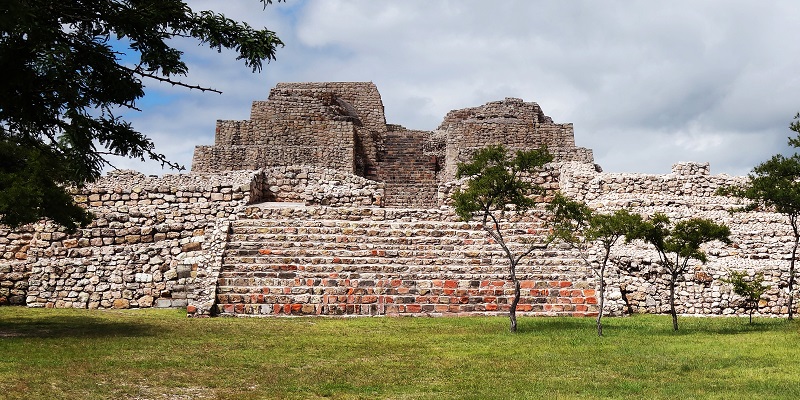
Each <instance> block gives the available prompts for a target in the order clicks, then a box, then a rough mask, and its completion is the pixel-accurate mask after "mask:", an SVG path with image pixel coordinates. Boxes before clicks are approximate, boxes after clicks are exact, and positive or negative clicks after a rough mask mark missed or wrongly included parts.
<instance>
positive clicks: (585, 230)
mask: <svg viewBox="0 0 800 400" xmlns="http://www.w3.org/2000/svg"><path fill="white" fill-rule="evenodd" d="M547 209H548V210H549V211H550V213H551V214H552V218H553V219H552V222H551V224H552V231H551V233H550V240H559V241H561V242H564V243H566V244H568V245H569V246H570V247H572V248H574V249H576V250H577V251H578V254H579V256H580V257H581V260H582V261H583V263H584V265H586V267H588V268H590V269H591V270H592V271H593V272H594V274H595V275H596V276H597V295H598V297H599V299H598V310H597V336H603V323H602V319H603V313H604V311H605V298H606V296H605V292H606V270H607V267H608V265H609V261H611V260H610V259H611V249H612V248H613V247H614V246H615V245H616V244H617V243H619V241H620V239H623V238H625V240H626V241H629V239H627V236H628V235H629V233H630V232H633V231H635V230H636V229H637V227H638V226H639V225H640V224H641V223H642V217H641V216H640V215H639V214H632V213H631V212H630V211H628V210H626V209H619V210H616V211H614V212H613V213H611V214H604V213H598V212H596V211H594V210H592V208H590V207H589V206H587V205H586V204H585V203H583V202H580V201H575V200H571V199H569V198H567V197H565V196H564V195H563V194H560V193H559V194H557V195H556V196H555V197H554V198H553V200H552V201H551V202H550V204H548V205H547ZM595 245H597V246H599V247H600V249H601V253H600V257H599V259H596V258H593V257H591V255H590V250H591V248H592V247H593V246H595Z"/></svg>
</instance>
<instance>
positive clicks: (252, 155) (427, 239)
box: [0, 82, 792, 316]
mask: <svg viewBox="0 0 800 400" xmlns="http://www.w3.org/2000/svg"><path fill="white" fill-rule="evenodd" d="M489 144H503V145H505V146H507V147H509V148H511V149H512V150H516V149H532V148H537V147H539V146H543V145H544V146H547V147H548V149H549V150H550V151H551V153H553V154H554V155H555V160H554V162H553V163H551V164H549V165H547V166H546V167H545V168H544V169H543V171H541V172H540V173H537V174H535V175H533V176H530V177H528V179H530V180H531V181H532V182H535V183H537V184H539V185H542V186H543V187H545V188H546V189H547V190H548V193H549V194H552V193H554V192H555V191H556V190H560V191H562V192H563V193H565V194H566V195H567V196H569V197H571V198H574V199H577V200H581V201H585V202H586V203H587V204H589V205H590V206H592V207H593V208H595V209H596V210H598V211H601V212H612V211H613V210H616V209H619V208H629V209H631V210H632V211H633V212H637V213H641V214H643V215H652V214H653V213H656V212H661V213H665V214H667V215H668V216H669V217H670V218H672V219H674V220H680V219H685V218H690V217H694V216H700V217H705V218H711V219H714V220H715V221H718V222H724V223H725V224H727V225H728V226H730V227H731V231H732V237H731V239H732V240H733V244H732V245H722V244H720V243H711V244H708V245H707V246H706V247H705V250H706V251H707V252H708V254H709V260H708V262H707V263H706V264H704V265H703V264H693V265H692V268H691V270H690V271H689V272H688V273H687V274H686V276H685V277H684V278H685V279H684V281H685V282H683V283H681V284H680V285H679V288H678V293H677V297H678V298H677V304H678V311H679V312H680V313H683V314H702V315H734V314H741V313H743V312H744V310H743V309H742V307H741V299H739V298H737V296H736V295H735V294H733V293H732V290H731V288H730V287H729V285H726V284H724V283H722V281H721V278H723V277H725V276H727V274H728V273H729V271H731V270H737V271H746V272H747V273H748V274H750V275H755V274H757V273H763V274H764V276H765V279H766V283H768V284H769V285H770V286H771V288H770V290H769V291H768V292H767V295H766V296H765V297H764V299H763V300H762V302H761V306H760V308H759V313H760V314H763V315H783V314H785V313H786V312H787V309H786V302H785V299H786V285H785V282H786V281H787V280H788V260H789V258H790V253H791V242H792V240H791V239H792V234H791V232H790V230H789V228H788V223H787V222H788V221H786V219H785V217H783V216H782V215H780V214H775V213H770V212H747V213H731V212H730V211H731V210H733V209H735V208H737V207H739V206H741V204H740V203H739V201H738V200H736V199H732V198H728V197H722V196H717V195H716V191H717V189H718V188H719V187H721V186H728V185H738V184H742V183H743V182H744V181H745V178H743V177H732V176H727V175H711V173H710V168H709V165H708V164H707V163H706V164H701V163H678V164H676V165H674V166H673V170H672V172H671V173H669V174H664V175H652V174H621V173H604V172H601V169H600V168H599V167H598V166H597V165H595V164H594V160H593V158H592V151H591V150H589V149H585V148H581V147H577V146H576V145H575V141H574V136H573V127H572V124H558V123H554V122H553V120H552V118H550V117H548V116H546V115H545V114H544V112H543V111H542V109H541V107H539V105H538V104H536V103H530V102H524V101H522V100H521V99H514V98H507V99H505V100H503V101H497V102H491V103H487V104H485V105H483V106H479V107H473V108H467V109H462V110H454V111H452V112H450V113H449V114H448V115H447V116H446V117H445V118H444V121H443V122H442V124H441V125H440V126H439V127H438V129H436V130H434V131H419V130H408V129H405V128H403V127H402V126H400V125H392V124H387V123H386V121H385V117H384V110H383V104H382V102H381V99H380V94H379V93H378V91H377V88H376V87H375V85H374V84H372V83H369V82H333V83H285V84H279V85H278V86H277V87H276V88H274V89H273V90H272V91H271V93H270V95H269V98H268V99H267V100H265V101H256V102H254V103H253V106H252V109H251V118H250V119H249V120H246V121H219V122H218V123H217V132H216V138H215V143H214V145H213V146H199V147H197V148H196V150H195V156H194V162H193V166H192V172H191V173H188V174H183V175H165V176H163V177H147V176H144V175H141V174H138V173H135V172H131V171H121V172H117V173H113V174H109V176H107V177H104V178H102V179H101V180H100V181H98V182H96V183H95V184H92V185H88V186H87V187H85V188H82V189H80V190H75V192H74V195H75V199H76V201H77V202H78V203H80V204H82V205H83V206H85V207H86V208H87V209H89V210H90V211H92V212H93V213H94V214H95V216H96V218H95V220H94V222H92V224H91V225H89V226H88V227H86V228H84V229H80V230H79V231H78V232H77V233H74V234H67V233H66V232H63V231H62V230H60V229H59V228H57V227H55V226H53V225H52V224H50V223H47V222H41V223H37V224H33V225H30V226H25V227H22V228H20V229H16V230H10V229H7V228H3V227H0V305H5V304H27V305H28V306H30V307H79V308H146V307H185V308H186V310H187V312H188V314H189V315H194V316H206V315H214V314H223V315H246V314H249V315H262V316H263V315H273V316H275V315H467V314H468V315H472V314H489V315H494V314H501V313H507V312H508V307H509V304H510V297H511V294H512V293H513V289H512V288H511V287H510V285H509V283H508V282H507V279H508V264H507V260H506V259H505V257H504V256H503V254H502V253H501V251H500V249H499V247H498V246H497V244H495V243H492V242H491V241H490V240H488V239H487V236H486V234H485V232H483V231H482V230H481V229H480V227H479V226H477V225H476V224H475V223H465V222H460V221H458V220H457V218H456V216H455V215H454V213H453V210H452V208H451V206H450V197H451V195H452V191H453V190H454V189H455V188H456V187H459V186H461V185H463V184H464V181H463V180H461V181H454V180H453V176H454V171H455V167H456V165H457V163H458V162H462V161H465V160H467V159H468V158H469V156H470V155H471V154H472V152H474V151H475V150H476V149H478V148H481V147H484V146H486V145H489ZM544 215H545V213H544V211H543V209H541V208H540V209H536V210H533V211H531V212H529V213H525V214H514V213H509V214H508V215H507V218H506V219H505V220H504V221H503V226H504V228H506V229H507V233H508V234H509V235H511V242H512V243H515V244H514V245H513V246H514V247H515V249H516V250H520V249H521V247H519V246H520V244H519V243H523V242H525V241H538V242H541V241H543V240H544V237H545V236H546V234H547V228H546V221H545V220H544V218H545V217H543V216H544ZM591 251H593V252H595V253H594V254H595V256H596V255H597V251H598V249H592V250H591ZM612 259H613V260H614V262H615V265H618V266H619V267H618V268H613V269H612V270H611V271H610V273H609V279H608V280H609V286H608V299H609V301H608V303H607V304H608V310H607V311H608V312H609V313H610V314H612V315H621V314H625V313H634V312H650V313H661V312H666V311H667V306H666V304H667V303H666V291H665V290H664V288H665V284H666V278H667V277H666V275H665V274H664V271H663V269H662V268H661V267H660V265H659V264H658V262H657V261H658V260H657V255H656V253H655V252H654V251H653V250H652V249H651V248H648V247H647V246H645V245H644V244H642V243H637V242H634V243H631V244H627V245H622V246H619V247H617V248H615V250H614V253H613V254H612ZM519 268H520V271H519V274H520V276H521V277H522V288H523V293H522V294H523V298H522V301H521V303H520V306H519V309H518V311H519V312H520V313H522V314H528V315H577V316H580V315H595V314H596V313H597V304H596V303H597V295H596V293H595V286H596V282H595V278H594V275H593V273H592V271H590V270H588V269H587V267H585V266H584V265H583V264H582V263H581V262H580V261H579V257H578V254H577V253H575V252H574V250H572V249H570V248H569V247H567V246H564V245H561V244H552V245H550V246H549V247H548V248H547V249H545V250H539V251H536V252H534V253H533V255H532V257H531V258H529V259H527V261H526V262H525V263H524V264H523V265H521V266H520V267H519Z"/></svg>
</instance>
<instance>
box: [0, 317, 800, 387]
mask: <svg viewBox="0 0 800 400" xmlns="http://www.w3.org/2000/svg"><path fill="white" fill-rule="evenodd" d="M605 321H606V323H605V327H606V328H605V334H606V336H605V337H603V338H598V337H597V336H596V333H595V330H594V320H593V319H590V318H521V319H520V332H518V333H517V334H511V333H508V332H507V325H508V320H507V318H501V317H492V318H490V317H486V318H358V319H328V318H317V319H311V318H291V319H289V318H283V319H234V318H215V319H188V318H186V317H185V314H184V313H183V312H182V311H179V310H166V311H165V310H148V311H86V310H43V309H26V308H19V307H2V308H0V355H1V356H0V398H3V399H262V398H278V399H284V398H285V399H322V398H332V399H374V398H390V399H443V398H445V399H536V398H548V399H570V398H581V399H597V398H642V399H659V398H662V399H667V398H670V399H688V398H711V399H752V398H761V399H784V398H785V399H796V398H800V359H799V358H800V357H798V356H800V324H799V323H797V322H794V323H792V322H788V321H786V320H779V319H763V320H757V321H756V323H755V324H753V325H748V324H747V320H746V319H744V318H681V321H680V323H681V331H679V332H677V333H674V332H672V331H671V327H670V320H669V318H668V317H667V316H636V317H630V318H609V319H606V320H605Z"/></svg>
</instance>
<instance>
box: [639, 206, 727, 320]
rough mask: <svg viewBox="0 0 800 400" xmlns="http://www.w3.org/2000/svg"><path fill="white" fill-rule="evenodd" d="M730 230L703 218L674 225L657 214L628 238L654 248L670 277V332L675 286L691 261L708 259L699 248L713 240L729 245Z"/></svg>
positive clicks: (674, 311)
mask: <svg viewBox="0 0 800 400" xmlns="http://www.w3.org/2000/svg"><path fill="white" fill-rule="evenodd" d="M730 234H731V231H730V229H729V228H728V227H727V226H725V225H723V224H717V223H715V222H714V221H712V220H709V219H705V218H690V219H687V220H683V221H679V222H677V223H675V224H674V225H673V224H671V222H670V220H669V218H668V217H667V216H666V215H664V214H661V213H656V214H654V215H653V216H652V217H650V218H649V219H647V220H645V221H643V222H642V223H641V224H640V225H639V227H638V228H637V229H635V230H634V231H633V232H631V233H630V239H641V240H643V241H645V242H647V243H649V244H651V245H653V247H655V249H656V252H657V253H658V257H659V260H660V261H661V266H662V267H664V269H665V270H666V271H667V273H668V275H669V281H668V289H669V305H670V314H671V315H672V329H673V330H676V331H677V330H678V314H677V311H676V310H675V286H676V284H677V283H678V282H679V281H681V280H682V279H683V278H684V274H685V273H686V272H687V271H688V269H689V262H691V261H692V260H697V261H700V262H701V263H705V262H706V261H707V256H706V253H705V251H703V249H702V248H701V245H703V244H704V243H707V242H711V241H714V240H718V241H721V242H723V243H730V238H729V237H730Z"/></svg>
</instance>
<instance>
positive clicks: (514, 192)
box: [453, 145, 553, 332]
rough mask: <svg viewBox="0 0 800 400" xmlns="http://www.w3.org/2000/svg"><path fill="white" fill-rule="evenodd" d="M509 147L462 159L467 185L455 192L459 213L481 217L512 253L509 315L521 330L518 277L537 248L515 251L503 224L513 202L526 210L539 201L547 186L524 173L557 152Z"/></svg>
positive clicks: (513, 328)
mask: <svg viewBox="0 0 800 400" xmlns="http://www.w3.org/2000/svg"><path fill="white" fill-rule="evenodd" d="M507 153H508V152H507V150H506V149H505V147H503V146H500V145H495V146H488V147H486V148H483V149H481V150H478V151H477V152H475V154H474V155H473V156H472V161H470V162H468V163H459V164H458V169H457V171H456V178H462V177H467V178H468V181H467V188H466V189H464V190H461V189H460V188H457V189H456V191H455V193H453V203H454V206H455V211H456V214H457V215H458V216H459V218H461V220H463V221H470V220H472V219H474V218H476V217H477V218H478V219H479V220H480V221H481V226H482V227H483V229H484V230H485V231H486V232H487V233H488V234H489V236H490V237H491V238H492V239H493V240H494V241H495V242H496V243H497V244H499V245H500V247H501V248H502V249H503V253H505V255H506V257H508V262H509V275H510V279H511V282H512V283H513V284H514V300H513V301H512V302H511V309H510V310H509V318H510V320H511V332H516V331H517V304H519V297H520V284H519V280H518V279H517V265H518V264H519V262H520V261H521V260H522V259H523V258H524V257H526V256H527V255H529V254H530V253H531V252H532V251H533V250H535V249H536V248H540V247H542V246H537V245H536V244H531V245H530V246H529V247H528V248H527V249H526V250H524V251H522V253H520V254H516V255H515V254H514V253H513V252H512V251H511V249H510V248H509V245H508V243H507V242H506V237H505V235H504V234H503V230H502V229H501V226H500V221H501V219H502V218H503V216H504V215H505V212H506V211H507V209H508V206H509V205H513V206H514V209H515V210H516V212H524V211H526V210H528V209H530V208H532V207H534V206H535V205H536V200H534V198H533V197H531V195H537V194H542V193H543V191H544V189H542V188H541V187H540V186H538V185H535V184H533V183H531V182H530V181H529V180H526V179H523V177H522V176H521V174H524V173H530V172H534V171H536V170H538V169H540V168H541V167H542V166H544V165H545V164H546V163H548V162H550V161H552V160H553V156H551V155H550V153H549V152H548V151H547V149H546V148H544V147H542V148H540V149H538V150H531V151H517V153H516V156H515V157H514V158H509V157H508V154H507Z"/></svg>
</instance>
